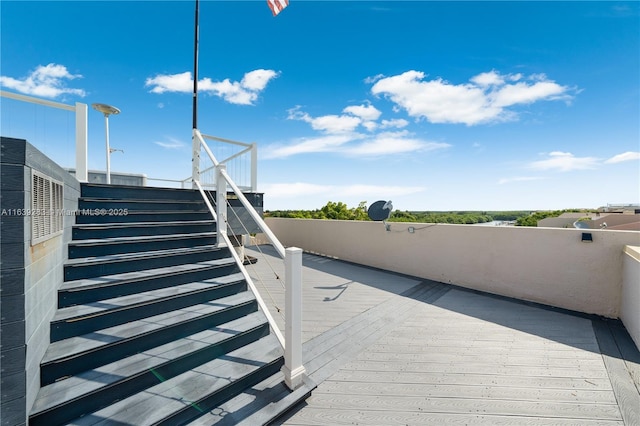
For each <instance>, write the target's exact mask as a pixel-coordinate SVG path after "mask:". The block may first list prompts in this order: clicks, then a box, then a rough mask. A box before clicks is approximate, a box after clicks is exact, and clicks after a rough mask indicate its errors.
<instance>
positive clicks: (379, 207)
mask: <svg viewBox="0 0 640 426" xmlns="http://www.w3.org/2000/svg"><path fill="white" fill-rule="evenodd" d="M392 210H393V204H391V201H384V200H381V201H376V202H375V203H373V204H371V205H370V206H369V210H367V214H368V215H369V218H370V219H371V220H374V221H376V222H380V221H382V223H384V229H386V230H387V231H391V227H390V226H389V225H388V224H387V222H386V220H387V219H389V217H391V211H392Z"/></svg>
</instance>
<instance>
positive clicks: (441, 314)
mask: <svg viewBox="0 0 640 426" xmlns="http://www.w3.org/2000/svg"><path fill="white" fill-rule="evenodd" d="M252 255H253V253H252ZM270 261H275V260H273V259H271V258H270ZM265 263H266V262H265ZM303 263H304V269H303V277H304V279H305V284H304V285H305V287H304V288H303V324H302V327H303V335H304V336H305V340H304V342H305V343H304V345H303V361H304V363H305V367H306V368H307V373H308V374H309V375H310V377H311V378H312V379H313V380H314V381H315V382H316V383H318V388H317V389H316V390H314V392H313V393H312V395H311V397H310V398H308V399H307V401H306V402H305V403H304V404H301V405H300V406H299V407H297V409H296V410H294V411H292V412H291V413H289V415H288V416H287V417H286V418H283V419H280V420H279V421H278V422H277V423H276V424H284V425H312V424H313V425H319V424H323V425H324V424H332V425H339V424H361V425H367V424H369V425H379V424H385V425H386V424H389V425H391V424H404V425H407V424H437V425H443V424H474V425H501V424H502V425H551V424H554V425H587V426H588V425H596V424H598V425H623V424H634V423H633V422H634V421H635V419H636V417H634V416H635V411H634V410H636V408H635V407H632V405H634V404H636V403H637V401H638V400H639V399H638V398H639V397H640V394H639V393H638V392H637V387H636V386H634V379H635V376H636V374H635V371H636V370H634V369H633V368H635V367H637V364H636V363H634V361H635V358H633V357H629V356H626V357H624V356H622V355H620V353H618V354H617V355H616V354H612V353H611V350H608V351H609V353H607V354H604V353H603V352H602V350H601V347H600V346H601V345H602V342H600V345H599V340H598V339H599V338H600V336H599V335H598V338H597V334H598V333H597V330H596V331H594V326H593V325H592V320H591V318H588V317H585V316H580V315H574V314H571V313H569V312H563V311H560V310H553V309H546V308H543V307H540V306H537V305H533V304H524V303H520V302H518V301H514V300H511V299H507V298H502V297H493V296H490V295H486V294H482V293H479V292H475V291H467V290H464V289H461V288H458V287H452V286H447V285H444V284H439V283H432V282H429V281H426V282H423V283H420V282H419V281H417V280H411V279H410V278H409V277H405V276H399V275H394V274H391V273H387V272H384V271H378V270H375V269H371V268H366V267H359V266H357V265H353V264H349V263H345V262H341V261H339V260H335V259H326V258H322V257H320V256H314V255H310V254H305V255H304V259H303ZM258 264H260V261H259V262H258ZM263 266H265V265H264V264H263ZM349 268H350V270H349ZM309 278H311V282H310V283H309V281H306V280H308V279H309ZM277 284H278V283H277V282H275V281H274V282H272V283H270V284H269V285H272V287H269V288H270V289H271V290H272V291H273V293H274V294H275V295H276V296H275V297H284V293H283V291H282V290H281V286H280V288H278V286H277ZM278 303H281V302H278ZM282 304H283V302H282ZM609 336H610V334H609ZM609 343H610V342H609ZM632 349H633V348H631V349H628V348H626V347H625V350H626V351H632ZM632 355H633V354H632ZM631 367H633V368H631ZM634 390H635V393H634ZM630 422H631V423H630Z"/></svg>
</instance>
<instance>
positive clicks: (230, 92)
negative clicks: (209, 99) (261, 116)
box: [145, 69, 278, 105]
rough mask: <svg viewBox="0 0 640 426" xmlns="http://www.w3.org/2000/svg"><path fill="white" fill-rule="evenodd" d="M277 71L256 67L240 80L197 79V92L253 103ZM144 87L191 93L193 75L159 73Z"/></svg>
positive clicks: (157, 91) (231, 100) (275, 75)
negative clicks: (215, 80) (256, 68)
mask: <svg viewBox="0 0 640 426" xmlns="http://www.w3.org/2000/svg"><path fill="white" fill-rule="evenodd" d="M277 76H278V73H277V72H276V71H273V70H265V69H258V70H254V71H250V72H248V73H246V74H245V75H244V77H243V78H242V80H241V81H231V80H229V79H228V78H227V79H224V80H223V81H217V82H214V81H212V80H211V79H210V78H203V79H202V80H199V81H198V92H204V93H210V94H212V95H216V96H219V97H221V98H222V99H224V100H225V101H227V102H229V103H232V104H239V105H253V104H254V102H255V101H256V100H257V99H258V96H259V95H260V92H262V91H263V90H264V89H265V88H266V87H267V84H269V82H270V81H271V80H272V79H274V78H276V77H277ZM145 87H150V88H151V89H150V92H151V93H158V94H162V93H166V92H177V93H191V92H192V91H193V77H192V75H191V72H189V71H187V72H183V73H180V74H164V75H163V74H160V75H157V76H155V77H149V78H147V80H146V81H145Z"/></svg>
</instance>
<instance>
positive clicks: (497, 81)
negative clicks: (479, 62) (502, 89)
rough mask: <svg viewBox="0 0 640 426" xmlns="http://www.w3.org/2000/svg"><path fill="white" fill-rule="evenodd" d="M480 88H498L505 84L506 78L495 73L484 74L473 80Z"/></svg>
mask: <svg viewBox="0 0 640 426" xmlns="http://www.w3.org/2000/svg"><path fill="white" fill-rule="evenodd" d="M471 82H473V83H475V84H477V85H478V86H498V85H502V84H504V78H502V76H501V75H500V74H498V73H497V72H495V71H489V72H483V73H481V74H478V75H476V76H475V77H473V78H471Z"/></svg>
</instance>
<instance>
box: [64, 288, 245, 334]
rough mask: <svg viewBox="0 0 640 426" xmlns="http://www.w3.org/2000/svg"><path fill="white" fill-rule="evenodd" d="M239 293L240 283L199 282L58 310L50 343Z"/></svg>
mask: <svg viewBox="0 0 640 426" xmlns="http://www.w3.org/2000/svg"><path fill="white" fill-rule="evenodd" d="M243 291H247V282H246V281H245V280H244V279H241V280H238V281H235V282H230V283H227V284H217V283H215V281H214V282H208V281H202V282H194V283H189V284H182V285H174V286H171V287H167V288H162V289H158V290H151V291H146V292H141V293H135V294H131V295H128V296H121V297H116V298H113V299H105V300H100V301H98V302H93V303H89V304H86V305H75V306H70V307H68V308H62V309H58V310H57V312H56V314H55V316H54V317H53V319H52V320H51V341H52V342H57V341H58V340H62V339H66V338H69V337H73V336H78V335H81V334H87V333H91V332H93V331H97V330H100V329H103V328H107V327H113V326H116V325H120V324H125V323H127V322H132V321H136V320H140V319H143V318H147V317H150V316H154V315H159V314H162V313H166V312H171V311H175V310H179V309H183V308H188V307H189V306H191V305H197V304H200V303H206V302H210V301H213V300H216V299H220V298H223V297H227V296H231V295H233V294H237V293H240V292H243Z"/></svg>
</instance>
